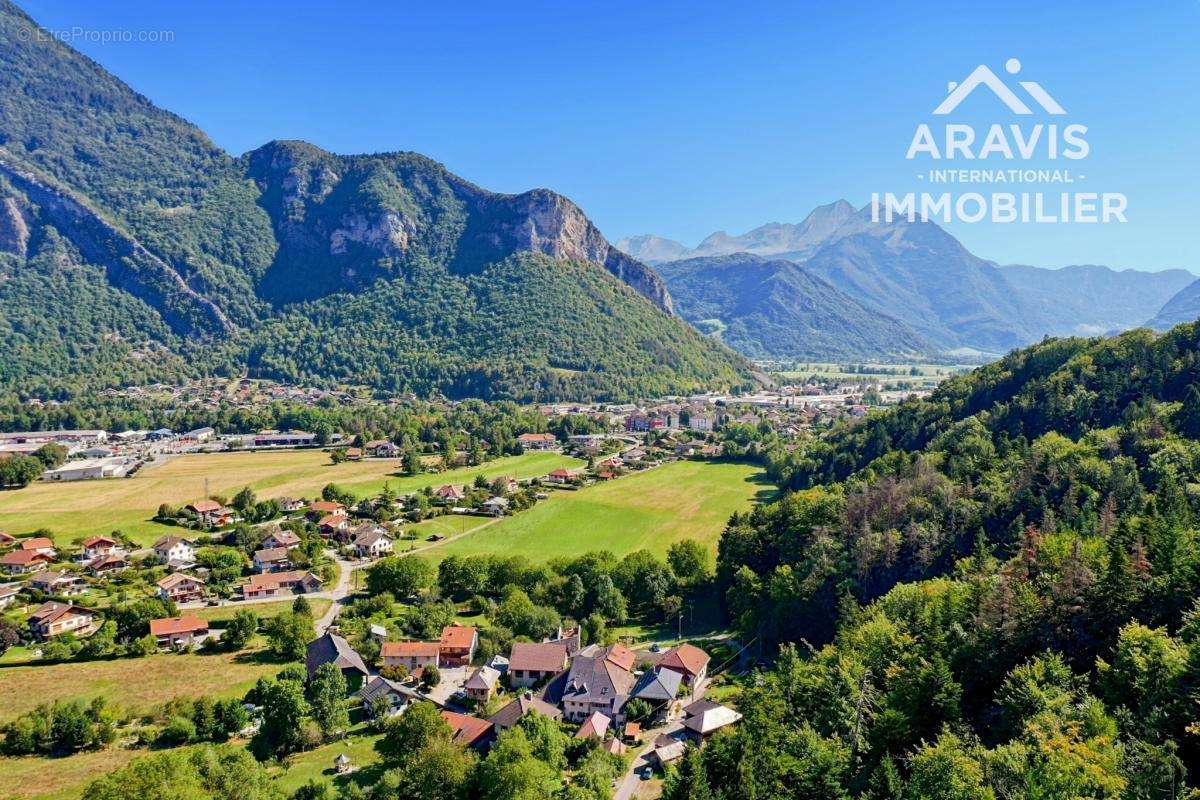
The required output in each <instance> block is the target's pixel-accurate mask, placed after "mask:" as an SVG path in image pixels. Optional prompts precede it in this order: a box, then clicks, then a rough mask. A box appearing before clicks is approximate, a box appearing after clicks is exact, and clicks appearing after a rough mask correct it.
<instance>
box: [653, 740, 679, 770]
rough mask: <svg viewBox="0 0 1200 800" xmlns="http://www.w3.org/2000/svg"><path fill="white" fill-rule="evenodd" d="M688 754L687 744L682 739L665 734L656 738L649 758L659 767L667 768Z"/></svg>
mask: <svg viewBox="0 0 1200 800" xmlns="http://www.w3.org/2000/svg"><path fill="white" fill-rule="evenodd" d="M686 752H687V743H686V742H684V741H683V740H682V739H676V738H675V737H674V736H671V735H670V734H666V733H663V734H660V735H658V736H656V737H655V738H654V744H653V747H652V748H651V750H650V755H649V758H650V759H652V760H653V761H655V762H656V763H657V764H658V766H659V767H661V768H666V766H667V765H668V764H674V763H675V762H676V761H678V760H680V759H681V758H683V756H684V754H685V753H686Z"/></svg>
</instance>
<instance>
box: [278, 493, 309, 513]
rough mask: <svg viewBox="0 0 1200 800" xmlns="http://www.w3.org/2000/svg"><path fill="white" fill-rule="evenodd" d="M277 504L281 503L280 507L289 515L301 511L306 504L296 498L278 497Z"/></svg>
mask: <svg viewBox="0 0 1200 800" xmlns="http://www.w3.org/2000/svg"><path fill="white" fill-rule="evenodd" d="M275 502H276V503H279V507H280V508H282V509H283V510H284V511H285V512H286V513H288V514H291V513H293V512H296V511H299V510H300V509H302V508H304V506H305V502H304V501H303V500H301V499H299V498H296V497H276V498H275Z"/></svg>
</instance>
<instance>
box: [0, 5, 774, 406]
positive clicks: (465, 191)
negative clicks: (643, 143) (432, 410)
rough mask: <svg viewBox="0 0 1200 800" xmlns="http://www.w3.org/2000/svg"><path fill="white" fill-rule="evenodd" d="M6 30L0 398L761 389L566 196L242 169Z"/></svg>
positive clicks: (301, 156) (446, 176) (292, 145)
mask: <svg viewBox="0 0 1200 800" xmlns="http://www.w3.org/2000/svg"><path fill="white" fill-rule="evenodd" d="M0 28H2V29H3V30H4V31H5V36H4V38H3V39H2V40H0V339H3V341H5V342H6V345H7V346H6V348H5V349H4V352H3V353H0V386H3V387H6V388H9V389H19V390H21V391H25V392H29V393H40V394H45V393H50V394H54V393H64V392H66V393H69V392H70V391H73V390H77V389H79V388H80V387H84V386H107V385H116V384H121V383H126V382H130V381H141V380H169V379H172V378H177V377H182V376H189V375H195V374H235V375H236V374H249V375H252V376H257V377H268V378H275V379H279V380H285V381H295V382H309V383H315V384H318V385H325V384H330V383H348V384H363V385H368V386H372V387H376V388H379V389H384V390H389V391H397V392H415V393H422V394H426V393H443V394H446V395H448V396H451V397H466V396H480V397H499V398H503V397H510V398H517V399H549V398H558V397H571V398H576V399H582V398H588V397H597V398H600V397H615V396H630V395H638V394H661V393H665V392H686V391H692V390H696V389H699V388H701V387H704V388H710V387H717V386H726V387H734V386H745V385H749V383H750V382H751V381H752V377H751V373H750V369H749V365H748V364H747V362H745V361H744V360H743V359H742V358H741V357H740V356H738V355H737V354H735V353H734V352H733V351H732V350H730V349H728V348H726V347H725V346H724V345H722V344H720V343H718V342H715V341H714V340H712V339H711V338H708V337H704V336H702V335H700V334H699V333H697V332H696V331H695V330H694V329H693V328H692V327H690V326H689V325H687V324H686V323H685V322H684V321H682V320H681V319H680V318H679V317H678V316H676V315H675V313H674V309H673V305H672V299H671V295H670V292H669V291H668V289H667V287H666V285H665V283H664V282H663V280H662V279H661V278H660V277H659V276H658V275H657V273H655V272H654V270H652V269H651V268H649V267H647V266H646V265H645V264H643V263H641V262H640V261H638V260H637V259H635V258H633V257H631V256H629V255H627V254H625V253H623V252H621V251H619V250H617V249H616V248H614V247H612V246H611V245H610V244H609V243H608V242H607V240H606V239H605V238H604V237H603V235H601V233H600V232H599V231H598V230H597V229H596V227H595V226H594V225H593V224H592V223H591V221H590V220H588V218H587V217H586V216H585V215H584V213H583V211H582V210H581V209H579V208H578V207H577V206H576V205H575V204H574V203H572V202H571V201H570V200H568V199H567V198H565V197H563V196H561V195H558V194H555V193H554V192H551V191H548V190H545V189H537V190H533V191H529V192H525V193H522V194H516V195H507V194H497V193H494V192H489V191H487V190H485V189H482V188H480V187H478V186H475V185H474V184H472V183H470V182H468V181H466V180H464V179H462V178H460V177H458V176H456V175H454V174H452V173H451V172H449V171H448V170H447V169H446V168H445V167H443V166H442V165H441V164H438V163H437V162H435V161H433V160H431V159H429V158H426V157H424V156H421V155H418V154H416V153H407V152H398V153H383V154H374V155H359V156H342V155H335V154H333V153H329V152H326V151H324V150H321V149H320V148H318V147H315V146H313V145H311V144H306V143H304V142H295V141H275V142H270V143H268V144H266V145H264V146H262V147H260V148H258V149H256V150H254V151H252V152H250V153H247V154H245V155H243V156H241V157H234V156H232V155H230V154H227V153H226V152H224V151H223V150H221V149H220V148H219V147H217V146H216V145H215V144H213V143H212V142H211V141H210V140H209V138H208V137H207V136H206V135H205V134H204V133H203V131H201V130H200V129H198V128H197V127H196V126H194V125H192V124H190V123H189V122H187V121H186V120H184V119H182V118H180V117H178V116H176V115H174V114H171V113H170V112H167V111H164V110H162V109H160V108H158V107H156V106H155V105H154V104H152V103H151V102H150V101H149V100H148V99H146V98H145V97H143V96H141V95H139V94H137V93H136V92H134V91H133V90H132V89H130V88H129V87H128V86H126V85H125V84H124V83H122V82H121V81H120V80H118V79H117V78H115V77H114V76H112V75H111V74H109V73H108V72H106V71H105V70H104V69H103V68H102V67H100V66H99V65H98V64H96V63H95V62H93V61H91V60H90V59H88V58H86V57H84V56H82V55H81V54H79V53H78V52H76V51H74V50H72V49H71V48H69V47H67V46H66V45H65V44H63V43H61V42H59V41H58V40H57V39H56V38H55V37H53V36H49V35H41V34H39V33H38V32H37V29H36V25H35V23H34V22H33V21H32V20H31V19H30V18H29V17H28V16H26V15H25V14H24V12H22V11H21V10H20V9H19V8H17V7H16V6H15V5H13V4H12V3H10V2H8V0H0ZM617 320H619V322H617Z"/></svg>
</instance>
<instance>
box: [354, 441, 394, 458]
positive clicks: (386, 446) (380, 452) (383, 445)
mask: <svg viewBox="0 0 1200 800" xmlns="http://www.w3.org/2000/svg"><path fill="white" fill-rule="evenodd" d="M363 450H364V451H365V452H366V454H367V455H369V456H372V457H374V458H398V457H399V456H400V455H401V452H402V451H401V450H400V446H399V445H397V444H394V443H393V442H389V441H388V440H387V439H372V440H371V441H369V442H367V443H366V444H365V445H363Z"/></svg>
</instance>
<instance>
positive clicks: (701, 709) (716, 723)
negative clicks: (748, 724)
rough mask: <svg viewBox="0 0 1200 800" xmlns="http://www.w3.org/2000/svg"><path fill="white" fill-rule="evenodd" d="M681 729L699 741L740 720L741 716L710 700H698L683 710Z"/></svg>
mask: <svg viewBox="0 0 1200 800" xmlns="http://www.w3.org/2000/svg"><path fill="white" fill-rule="evenodd" d="M683 714H684V720H683V727H684V728H685V729H686V730H687V731H688V732H689V733H690V734H692V735H693V736H694V737H696V738H698V739H700V740H701V741H703V740H706V739H708V737H710V736H712V735H713V734H714V733H716V732H717V731H719V730H721V729H722V728H725V727H728V726H729V725H733V724H734V723H736V722H738V721H739V720H741V718H742V715H741V714H739V713H738V712H736V711H734V710H733V709H732V708H729V707H728V706H723V705H721V704H720V703H714V702H712V701H711V700H698V701H697V702H695V703H692V704H691V705H690V706H687V707H686V708H684V709H683Z"/></svg>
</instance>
